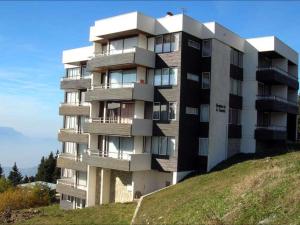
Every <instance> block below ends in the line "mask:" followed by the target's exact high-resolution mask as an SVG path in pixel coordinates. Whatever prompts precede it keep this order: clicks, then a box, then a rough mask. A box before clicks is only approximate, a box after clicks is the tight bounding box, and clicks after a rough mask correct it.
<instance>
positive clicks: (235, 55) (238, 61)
mask: <svg viewBox="0 0 300 225" xmlns="http://www.w3.org/2000/svg"><path fill="white" fill-rule="evenodd" d="M230 63H231V64H232V65H235V66H238V67H240V68H243V53H242V52H240V51H238V50H236V49H233V48H232V49H231V52H230Z"/></svg>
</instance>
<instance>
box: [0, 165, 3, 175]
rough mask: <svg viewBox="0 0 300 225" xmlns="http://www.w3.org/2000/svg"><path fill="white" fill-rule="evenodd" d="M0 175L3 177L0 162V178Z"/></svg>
mask: <svg viewBox="0 0 300 225" xmlns="http://www.w3.org/2000/svg"><path fill="white" fill-rule="evenodd" d="M1 177H4V174H3V169H2V167H1V164H0V178H1Z"/></svg>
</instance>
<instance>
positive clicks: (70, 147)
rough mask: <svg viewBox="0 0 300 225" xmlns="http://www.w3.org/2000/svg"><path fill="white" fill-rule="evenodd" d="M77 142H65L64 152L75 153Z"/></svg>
mask: <svg viewBox="0 0 300 225" xmlns="http://www.w3.org/2000/svg"><path fill="white" fill-rule="evenodd" d="M76 146H77V144H76V143H74V142H65V144H64V153H67V154H71V155H75V154H76V151H77V150H76Z"/></svg>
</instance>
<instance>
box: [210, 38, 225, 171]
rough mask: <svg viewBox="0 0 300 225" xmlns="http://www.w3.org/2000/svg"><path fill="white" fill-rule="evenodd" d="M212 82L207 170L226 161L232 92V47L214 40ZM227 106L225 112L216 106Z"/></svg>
mask: <svg viewBox="0 0 300 225" xmlns="http://www.w3.org/2000/svg"><path fill="white" fill-rule="evenodd" d="M211 65H212V66H211V80H210V82H211V83H210V85H211V89H210V117H209V143H208V146H209V150H208V163H207V169H208V170H210V169H212V168H213V167H214V166H215V165H217V164H218V163H219V162H221V161H223V160H225V159H226V155H227V139H228V138H227V137H228V134H227V131H228V111H229V91H230V75H229V73H230V47H228V46H226V45H224V44H223V43H221V42H219V41H217V40H215V39H213V40H212V58H211ZM217 104H218V105H222V106H225V112H220V111H218V109H217V107H216V105H217Z"/></svg>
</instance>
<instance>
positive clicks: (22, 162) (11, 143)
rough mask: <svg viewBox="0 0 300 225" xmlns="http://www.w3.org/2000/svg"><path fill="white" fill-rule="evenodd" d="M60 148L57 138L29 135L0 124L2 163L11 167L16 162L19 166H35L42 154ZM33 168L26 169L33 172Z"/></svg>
mask: <svg viewBox="0 0 300 225" xmlns="http://www.w3.org/2000/svg"><path fill="white" fill-rule="evenodd" d="M59 148H60V145H59V142H58V141H57V139H56V138H32V137H27V136H25V135H24V134H22V133H21V132H19V131H17V130H15V129H14V128H12V127H1V126H0V164H1V166H2V167H11V166H13V164H14V162H16V163H17V166H18V167H19V168H33V167H36V166H38V164H39V162H40V160H41V158H42V156H48V155H49V153H50V152H51V151H52V152H53V153H55V152H56V151H57V149H59ZM32 171H33V170H31V169H29V170H27V169H26V170H24V172H25V173H28V174H30V175H31V174H32Z"/></svg>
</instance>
